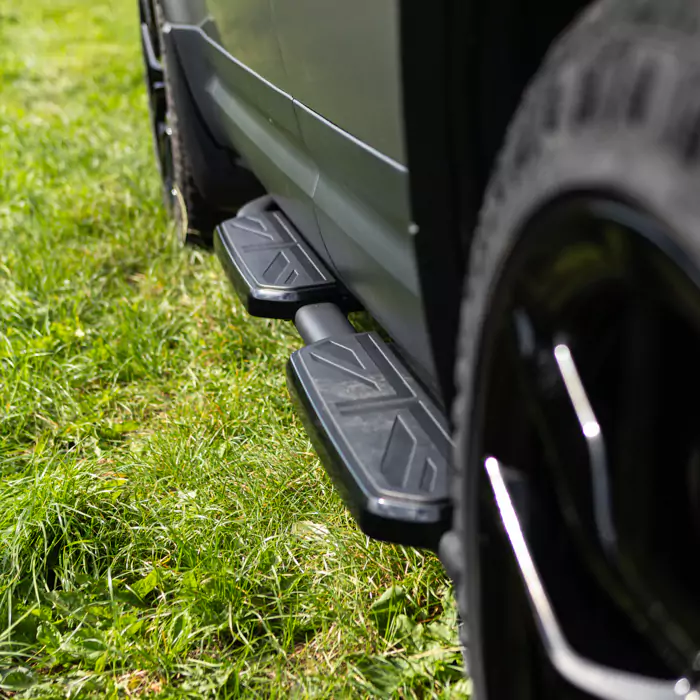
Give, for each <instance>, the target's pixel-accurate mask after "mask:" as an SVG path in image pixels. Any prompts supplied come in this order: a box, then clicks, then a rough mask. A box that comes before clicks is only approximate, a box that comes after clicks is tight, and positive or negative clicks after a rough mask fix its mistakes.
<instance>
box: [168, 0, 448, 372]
mask: <svg viewBox="0 0 700 700" xmlns="http://www.w3.org/2000/svg"><path fill="white" fill-rule="evenodd" d="M285 2H286V0H279V1H278V2H277V3H276V4H274V5H273V6H272V7H274V11H275V19H276V20H277V21H280V19H281V20H282V21H283V23H284V22H286V23H287V24H284V27H287V28H288V29H289V32H288V34H287V35H286V36H285V37H284V38H282V39H281V41H282V42H283V46H284V47H285V49H286V54H285V53H283V54H280V52H279V50H278V51H277V53H275V50H274V49H275V45H276V38H275V31H274V28H271V27H270V25H269V24H268V22H269V20H270V15H268V14H266V13H267V10H265V9H264V8H261V7H258V6H257V5H255V6H253V5H252V4H250V3H248V2H243V3H235V4H233V3H227V2H224V0H208V2H207V6H206V8H207V12H205V13H204V16H203V17H201V16H199V17H198V20H199V21H198V26H192V25H189V26H188V25H182V24H175V23H173V27H172V31H173V33H174V34H175V36H176V45H177V46H178V52H179V55H180V58H181V61H182V63H183V68H184V70H185V72H186V75H187V77H188V82H189V84H190V86H191V89H192V90H193V92H194V93H195V94H196V100H197V104H198V106H199V107H200V109H201V110H202V112H203V114H204V116H205V119H206V121H207V123H208V124H211V126H212V131H213V133H214V135H215V136H216V137H217V138H218V139H220V140H221V142H222V143H223V145H230V146H233V147H235V148H236V149H237V150H238V151H239V152H240V153H241V154H242V155H243V157H244V158H245V159H246V160H247V161H248V162H249V164H250V166H251V167H252V169H253V170H254V172H255V173H256V175H257V176H258V178H259V179H260V180H261V182H262V183H263V184H264V185H265V187H266V188H267V189H268V190H269V191H270V193H271V194H272V195H273V196H274V198H275V199H276V200H277V202H278V204H279V205H280V206H281V207H282V208H283V209H284V211H285V212H286V213H287V214H288V216H289V217H290V218H291V219H292V221H293V222H294V223H295V224H296V225H297V226H298V227H299V229H300V230H301V232H302V233H303V235H304V236H305V238H306V239H307V240H308V242H309V243H310V244H311V245H312V246H313V247H314V249H315V250H316V252H317V253H318V254H319V255H320V256H321V257H322V258H323V259H324V260H325V261H326V262H328V263H329V264H330V265H331V267H332V268H334V269H335V270H336V273H337V274H338V276H339V278H340V279H341V281H342V282H343V283H344V284H345V285H346V286H347V287H348V289H350V291H351V292H352V293H353V294H355V296H356V297H357V298H358V299H359V300H360V302H361V303H362V304H363V305H364V306H365V307H366V309H367V310H368V311H369V312H370V314H371V315H372V316H374V317H375V318H376V319H377V320H378V321H379V323H380V324H381V325H383V326H384V327H385V329H386V330H387V332H388V333H389V334H390V335H391V336H392V337H393V338H394V339H395V341H396V342H397V344H398V345H399V346H400V348H401V350H402V352H403V353H404V354H405V355H406V356H407V358H408V359H409V360H410V361H411V364H412V365H413V366H414V368H415V369H416V371H417V372H418V374H420V375H421V377H423V379H424V380H425V381H426V383H428V384H434V382H433V377H434V368H433V363H432V358H431V352H430V348H429V344H428V340H427V333H426V329H425V320H424V314H423V308H422V303H421V297H420V289H419V279H418V269H417V261H416V257H415V249H414V242H413V240H412V236H411V233H410V228H411V216H410V202H409V196H408V194H409V189H408V187H409V180H408V177H409V176H408V171H407V168H406V167H405V165H404V164H402V163H401V162H399V161H398V160H396V159H395V158H393V157H391V155H393V156H397V157H399V158H401V159H403V160H405V152H404V151H405V149H404V146H403V130H402V126H401V111H402V105H401V97H400V76H399V73H400V71H399V54H398V33H397V32H398V4H397V3H396V2H395V0H391V2H384V1H383V2H381V3H376V4H375V3H369V1H368V0H363V3H364V4H363V6H362V7H361V8H360V10H362V12H359V11H358V10H357V8H355V9H354V10H353V11H352V12H346V11H342V7H341V8H338V7H336V5H341V3H336V2H331V3H325V4H320V3H318V2H313V0H306V1H305V3H303V4H302V7H301V9H300V10H297V9H295V8H296V7H297V6H296V5H294V6H293V7H292V6H291V5H285ZM170 5H177V2H175V1H174V0H170ZM343 7H345V5H343ZM334 8H335V9H334ZM301 10H303V12H302V11H301ZM336 10H337V11H336ZM189 12H190V15H189V16H190V18H193V17H192V12H191V10H189ZM297 12H298V14H297ZM304 12H306V13H307V14H306V17H307V24H309V25H310V26H311V25H313V26H314V27H318V31H311V30H310V31H309V32H308V38H307V40H306V41H302V40H301V37H300V31H301V24H303V16H304ZM315 13H318V14H319V15H322V17H321V16H319V18H318V21H317V20H314V21H313V22H311V19H312V18H313V17H314V16H315ZM200 15H201V12H200ZM172 16H173V17H176V16H182V15H181V14H180V15H178V12H177V11H175V9H173V11H172ZM351 16H352V19H351V20H350V19H348V18H349V17H351ZM299 23H301V24H299ZM375 25H376V27H375ZM370 26H371V27H374V28H371V29H368V28H369V27H370ZM264 28H266V29H265V31H268V30H269V32H268V36H266V37H265V38H263V39H262V40H261V41H262V46H261V47H260V48H259V51H258V50H256V49H255V47H254V46H253V43H251V41H250V37H254V36H257V35H258V34H259V33H260V32H261V31H262V30H263V29H264ZM348 28H349V29H348ZM278 29H279V28H278ZM350 30H351V31H350ZM246 31H247V32H249V35H248V36H247V37H242V36H238V32H243V33H244V34H245V33H246ZM367 31H369V32H370V33H369V35H368V34H367ZM280 37H282V34H280ZM334 37H335V38H334ZM387 37H388V40H386V39H387ZM217 39H218V41H217ZM383 39H385V40H383ZM360 46H362V49H363V50H360V49H359V47H360ZM232 51H235V54H233V55H232V53H231V52H232ZM256 51H257V52H256ZM280 56H284V58H285V61H286V60H293V61H294V62H293V63H291V64H286V65H285V70H284V71H280V64H279V63H277V61H278V60H281V59H280ZM295 56H296V57H297V58H296V59H293V57H295ZM334 59H337V60H334ZM251 63H252V64H253V65H250V64H251ZM324 63H325V64H327V66H326V69H325V70H321V68H320V66H321V65H322V64H324ZM311 64H313V65H317V66H319V70H318V71H316V72H315V73H314V72H312V71H310V70H308V67H309V65H311ZM305 66H306V68H305ZM285 74H288V76H289V79H288V82H287V78H286V77H285ZM268 76H270V77H275V79H276V80H277V81H278V82H280V83H282V85H279V84H275V83H274V82H272V81H271V80H270V79H269V78H268ZM332 84H333V85H335V87H333V88H332ZM341 84H343V85H344V89H342V90H341V89H339V86H340V85H341ZM285 87H292V88H294V89H295V90H296V89H298V90H299V92H300V95H301V96H303V97H306V98H308V99H309V101H311V102H312V105H307V104H305V103H304V101H303V100H301V99H299V95H297V94H290V93H289V92H287V91H286V90H285V89H284V88H285ZM350 104H352V108H350ZM314 106H315V107H316V108H317V109H324V110H327V111H328V112H329V113H330V115H331V118H329V117H328V116H327V115H325V114H323V115H321V114H319V113H318V111H317V109H314ZM334 119H336V120H337V121H339V122H340V123H341V124H342V125H344V126H345V127H346V128H341V127H339V126H338V125H337V124H336V123H334ZM348 129H351V130H352V131H354V132H355V133H351V132H350V131H348ZM358 134H360V135H362V136H364V137H365V138H366V139H368V140H369V141H370V143H368V142H367V141H365V140H363V138H362V137H361V136H358ZM377 147H384V148H385V149H386V150H388V151H389V152H390V154H391V155H388V154H387V153H385V152H382V151H380V150H378V148H377Z"/></svg>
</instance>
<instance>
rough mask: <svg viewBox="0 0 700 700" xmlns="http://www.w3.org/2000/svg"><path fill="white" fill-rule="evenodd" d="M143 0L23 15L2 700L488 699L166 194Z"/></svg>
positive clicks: (4, 5)
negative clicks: (175, 224) (334, 478)
mask: <svg viewBox="0 0 700 700" xmlns="http://www.w3.org/2000/svg"><path fill="white" fill-rule="evenodd" d="M135 6H136V2H135V0H133V1H129V2H118V3H117V2H107V1H106V0H72V1H71V2H68V1H67V0H0V46H1V47H2V49H1V50H0V90H1V95H0V697H1V696H3V695H5V696H8V697H10V696H12V697H23V698H24V697H27V698H29V697H34V698H64V697H72V698H112V697H137V696H139V697H150V696H158V697H164V698H165V697H190V698H209V697H222V698H224V697H265V698H267V697H334V698H336V697H371V696H383V697H392V696H393V697H420V698H428V697H466V696H467V695H468V683H467V682H466V681H463V680H461V675H460V656H459V652H458V649H457V638H456V629H455V612H454V604H453V600H452V596H451V591H450V588H449V585H448V582H447V581H446V579H445V577H444V575H443V573H442V570H441V568H440V566H439V564H438V563H437V561H436V560H435V558H434V557H433V556H430V555H427V554H425V553H420V552H414V551H405V550H403V549H401V548H398V547H391V546H387V545H380V544H377V543H374V542H370V541H368V540H367V539H366V538H365V537H364V536H362V534H361V533H360V532H359V531H358V530H357V528H356V527H355V525H354V524H353V522H352V521H351V519H350V518H349V516H348V515H347V513H346V511H345V510H344V508H343V506H342V504H341V503H340V501H339V500H338V498H337V496H336V494H335V492H334V490H333V488H332V486H331V484H330V482H329V481H328V479H327V477H326V475H325V473H324V472H323V470H322V468H321V466H320V465H319V463H318V460H317V459H316V456H315V455H314V453H313V451H312V450H311V447H310V445H309V443H308V441H307V439H306V437H305V435H304V434H303V432H302V430H301V428H300V425H299V423H298V422H297V420H296V419H295V417H294V415H293V413H292V410H291V408H290V405H289V402H288V397H287V392H286V388H285V385H284V365H285V362H286V359H287V358H288V356H289V354H290V352H291V351H292V350H293V349H294V348H295V347H296V346H297V345H298V343H299V341H298V339H297V337H296V336H295V334H294V333H293V330H292V329H291V328H290V327H289V326H288V325H286V324H284V323H276V322H266V321H261V320H252V319H249V318H246V317H245V315H244V314H243V312H242V309H241V308H240V306H239V305H238V304H237V302H236V301H235V300H234V298H233V296H232V294H231V293H230V290H229V288H228V285H227V283H226V282H225V281H224V279H223V275H222V274H221V272H220V270H219V268H218V265H217V263H216V261H215V260H214V259H213V258H212V257H211V256H209V255H207V254H204V253H201V252H196V251H184V250H182V249H181V248H179V247H178V245H177V243H176V236H175V234H174V232H173V230H172V228H171V226H170V224H169V222H168V221H167V218H166V217H165V215H164V213H163V211H162V207H161V203H160V198H159V184H158V180H157V175H156V170H155V165H154V159H153V155H152V149H151V142H150V137H149V133H148V127H147V110H146V101H145V95H144V89H143V87H142V76H141V63H140V55H139V46H138V40H137V37H138V33H137V24H136V7H135Z"/></svg>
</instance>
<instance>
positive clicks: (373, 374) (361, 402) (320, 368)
mask: <svg viewBox="0 0 700 700" xmlns="http://www.w3.org/2000/svg"><path fill="white" fill-rule="evenodd" d="M290 386H291V388H292V393H293V394H296V395H297V397H298V396H299V394H300V393H301V394H303V396H302V397H301V402H302V404H303V405H304V407H305V412H306V413H310V414H311V416H312V417H311V420H310V421H309V422H310V424H311V428H310V432H311V435H312V439H314V437H315V440H314V442H315V443H318V442H321V443H323V444H322V445H321V446H320V448H319V453H320V454H321V455H322V457H323V456H325V457H326V459H325V460H324V462H325V463H326V466H327V467H328V468H329V471H330V472H331V475H332V476H333V477H334V479H335V480H336V482H340V484H339V486H340V488H341V492H342V493H344V495H345V496H346V499H347V500H348V501H349V504H348V505H349V506H350V509H351V510H352V512H353V513H354V515H355V516H356V518H357V519H358V521H359V523H360V526H361V527H362V528H363V529H364V530H365V532H366V533H367V534H368V535H370V536H372V537H378V538H379V539H386V540H389V541H399V542H400V543H402V544H415V538H413V537H412V533H411V531H412V530H415V531H416V532H417V531H419V530H420V529H421V526H426V528H425V533H423V534H419V535H418V539H419V540H420V541H421V543H420V544H419V545H418V546H428V545H426V544H425V542H426V541H427V540H429V539H430V538H432V537H433V536H435V537H437V536H438V535H437V534H436V533H437V532H438V531H440V533H441V532H442V531H444V529H445V528H446V527H447V525H448V524H449V517H450V515H449V514H450V512H451V511H450V499H449V474H448V470H449V461H450V456H451V451H452V443H451V439H450V433H449V428H448V425H447V421H446V420H445V418H444V416H443V414H442V412H441V411H440V410H439V408H438V407H437V406H436V405H435V404H434V402H433V401H432V400H431V399H430V397H429V396H428V394H427V393H426V392H425V391H424V389H423V388H422V387H421V386H420V385H419V384H418V382H417V381H416V380H415V379H414V378H413V377H412V376H411V374H410V372H409V371H408V370H407V369H406V368H405V366H404V365H403V364H402V363H401V361H400V360H399V358H398V357H397V356H396V355H395V354H394V353H393V351H392V350H391V349H390V348H389V347H388V346H387V345H386V344H385V343H384V342H383V341H382V340H381V338H380V337H379V336H378V335H377V334H376V333H359V334H356V335H348V336H345V337H342V338H332V339H327V340H322V341H320V342H318V343H315V344H313V345H309V346H307V347H305V348H302V349H301V350H298V351H297V352H296V353H294V355H293V356H292V358H291V360H290ZM317 448H318V447H317ZM397 526H398V532H399V536H396V534H394V533H395V532H396V531H397ZM402 528H403V532H401V529H402ZM427 533H430V534H427ZM412 539H413V540H414V541H410V540H412ZM436 541H437V540H436Z"/></svg>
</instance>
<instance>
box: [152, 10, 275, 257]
mask: <svg viewBox="0 0 700 700" xmlns="http://www.w3.org/2000/svg"><path fill="white" fill-rule="evenodd" d="M139 10H140V17H141V24H142V27H141V31H142V46H143V53H144V62H145V66H146V83H147V89H148V96H149V109H150V116H151V127H152V133H153V139H154V143H155V150H156V157H157V160H158V165H159V168H160V174H161V180H162V183H163V198H164V202H165V206H166V208H167V209H168V211H169V212H171V214H172V216H173V217H174V219H175V221H176V223H177V228H178V231H180V233H181V237H182V240H183V241H185V242H188V243H194V244H198V245H204V246H210V245H211V243H212V240H213V231H214V228H215V227H216V226H217V225H218V224H219V223H220V222H221V221H223V220H224V219H227V218H229V217H231V216H233V215H234V214H235V212H236V211H237V210H238V209H239V208H240V207H242V206H243V205H244V204H245V203H247V202H248V201H250V200H252V199H255V198H256V197H259V196H261V195H262V194H263V193H264V191H263V188H262V186H261V185H260V183H259V182H258V181H257V179H256V178H255V176H254V175H253V174H252V173H251V172H250V171H249V170H248V169H247V168H246V167H245V166H244V164H243V162H242V160H241V159H240V157H239V156H238V155H237V154H236V153H235V152H233V151H232V150H229V149H224V148H222V147H220V146H219V145H218V144H217V143H216V142H215V141H214V139H213V137H212V135H211V133H210V132H209V129H208V128H207V126H206V124H205V122H204V120H203V118H202V116H201V114H200V112H199V109H198V107H197V105H196V103H195V100H194V98H193V96H192V93H191V92H190V89H189V87H188V85H187V81H186V79H185V75H184V72H183V69H182V66H181V65H180V60H179V57H178V56H177V52H176V50H175V47H174V45H173V43H172V41H169V40H168V37H166V36H165V33H164V27H165V20H164V16H163V10H162V7H161V4H160V2H159V1H158V0H139ZM144 29H145V33H146V34H147V35H148V37H149V38H150V47H149V46H147V44H146V40H145V34H144Z"/></svg>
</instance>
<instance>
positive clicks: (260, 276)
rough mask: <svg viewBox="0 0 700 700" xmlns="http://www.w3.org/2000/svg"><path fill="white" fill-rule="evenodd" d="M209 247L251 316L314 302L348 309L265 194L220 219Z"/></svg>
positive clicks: (289, 313)
mask: <svg viewBox="0 0 700 700" xmlns="http://www.w3.org/2000/svg"><path fill="white" fill-rule="evenodd" d="M214 247H215V249H216V253H217V255H218V257H219V259H220V260H221V263H222V265H223V267H224V270H225V272H226V275H227V276H228V278H229V279H230V280H231V282H232V283H233V286H234V289H235V290H236V292H237V293H238V296H239V297H240V298H241V300H242V301H243V303H244V304H245V307H246V310H247V311H248V313H249V314H251V315H252V316H262V317H263V318H283V319H292V318H294V314H295V313H296V311H297V310H298V309H299V308H300V307H302V306H305V305H307V304H315V303H319V302H331V303H334V304H338V305H340V306H343V307H345V308H348V309H349V308H350V299H349V297H348V295H347V294H345V293H344V292H343V290H342V289H341V287H340V285H339V284H338V283H337V281H336V280H335V278H334V277H333V275H331V274H330V272H329V271H328V269H327V268H326V266H325V265H324V264H323V263H322V262H321V260H319V259H318V257H317V256H316V254H315V253H314V252H313V250H311V248H310V247H309V246H308V244H307V243H306V242H305V241H304V240H303V239H302V238H301V236H300V235H299V234H298V233H297V231H296V230H295V228H294V226H293V224H292V223H291V222H290V221H289V220H288V219H287V217H286V216H285V215H284V214H283V213H282V212H281V211H280V210H279V209H277V208H275V207H274V205H273V203H272V200H271V198H269V197H263V198H261V199H259V200H256V201H254V202H251V203H250V204H247V205H246V206H245V207H244V208H243V209H242V210H241V211H240V212H239V215H238V216H237V217H235V218H233V219H229V220H228V221H224V222H223V223H222V224H220V225H219V227H218V228H217V229H216V232H215V235H214Z"/></svg>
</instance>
